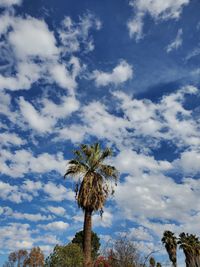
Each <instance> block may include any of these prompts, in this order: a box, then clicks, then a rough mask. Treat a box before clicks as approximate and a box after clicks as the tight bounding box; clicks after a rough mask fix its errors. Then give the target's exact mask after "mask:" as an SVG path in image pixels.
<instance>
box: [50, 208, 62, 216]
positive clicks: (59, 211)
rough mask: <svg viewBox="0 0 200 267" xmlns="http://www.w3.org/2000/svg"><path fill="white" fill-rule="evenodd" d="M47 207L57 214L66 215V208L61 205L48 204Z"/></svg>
mask: <svg viewBox="0 0 200 267" xmlns="http://www.w3.org/2000/svg"><path fill="white" fill-rule="evenodd" d="M47 209H48V210H49V211H50V212H51V213H53V214H55V215H57V216H65V215H66V210H65V209H64V208H63V207H55V206H48V207H47Z"/></svg>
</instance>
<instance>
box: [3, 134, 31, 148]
mask: <svg viewBox="0 0 200 267" xmlns="http://www.w3.org/2000/svg"><path fill="white" fill-rule="evenodd" d="M0 143H1V146H11V145H15V146H21V145H23V144H25V143H26V141H24V140H22V139H21V137H19V136H18V135H17V134H14V133H9V132H4V133H0Z"/></svg>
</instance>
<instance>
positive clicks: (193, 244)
mask: <svg viewBox="0 0 200 267" xmlns="http://www.w3.org/2000/svg"><path fill="white" fill-rule="evenodd" d="M178 244H179V247H180V248H181V249H182V250H183V252H184V254H185V263H186V267H197V266H200V241H199V238H198V237H197V236H195V235H192V234H188V233H187V234H185V233H181V234H180V235H179V240H178Z"/></svg>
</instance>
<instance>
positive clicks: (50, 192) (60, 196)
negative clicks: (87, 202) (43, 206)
mask: <svg viewBox="0 0 200 267" xmlns="http://www.w3.org/2000/svg"><path fill="white" fill-rule="evenodd" d="M43 190H44V192H45V193H46V194H47V196H48V199H49V200H51V201H63V200H70V201H73V200H74V198H75V195H74V192H73V191H72V190H67V189H66V188H65V187H64V186H63V185H56V184H54V183H52V182H49V183H47V184H45V185H44V189H43Z"/></svg>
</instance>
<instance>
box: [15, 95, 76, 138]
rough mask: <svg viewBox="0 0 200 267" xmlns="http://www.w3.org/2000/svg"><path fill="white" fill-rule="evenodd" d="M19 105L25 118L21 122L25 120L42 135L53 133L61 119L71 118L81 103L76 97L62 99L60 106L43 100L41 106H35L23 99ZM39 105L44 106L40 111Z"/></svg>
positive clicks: (45, 99)
mask: <svg viewBox="0 0 200 267" xmlns="http://www.w3.org/2000/svg"><path fill="white" fill-rule="evenodd" d="M18 103H19V108H20V111H21V114H22V116H23V117H22V118H21V120H24V122H25V123H28V126H29V127H30V128H32V129H34V130H36V131H37V132H38V133H40V134H45V133H47V132H52V131H53V127H54V126H55V125H56V123H57V122H58V120H59V119H65V118H67V117H69V116H70V115H71V114H72V113H73V112H75V111H77V110H78V109H79V106H80V104H79V101H78V100H77V99H76V98H75V97H74V96H64V97H62V100H61V103H60V104H55V103H54V102H53V101H50V100H48V99H47V98H43V99H42V100H41V101H40V103H39V104H37V105H35V106H33V104H32V103H30V102H28V101H26V100H25V99H24V98H23V97H21V98H20V99H19V102H18ZM38 105H40V106H41V105H42V108H40V109H38V108H37V106H38Z"/></svg>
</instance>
